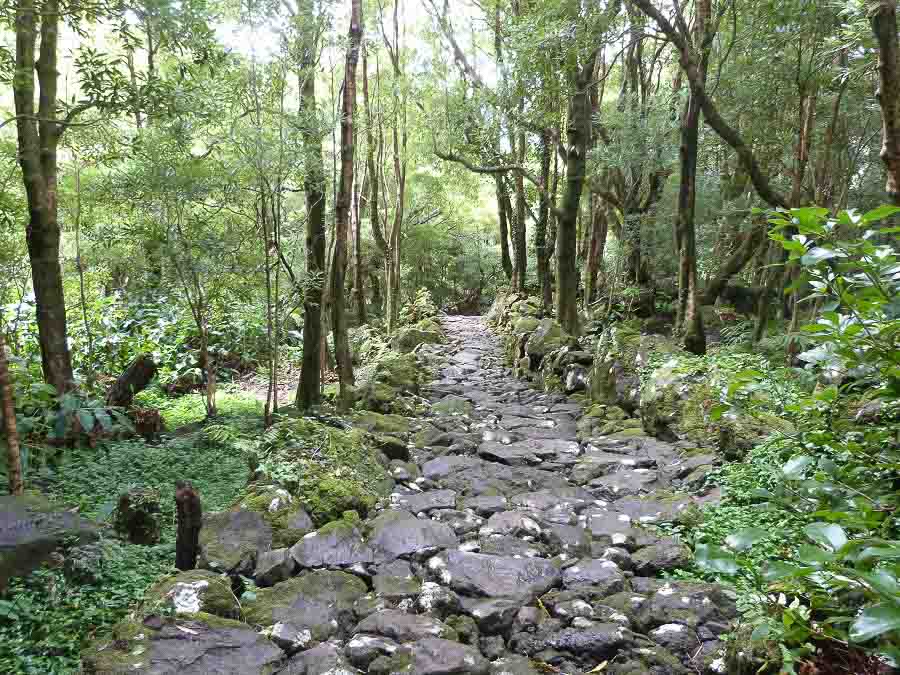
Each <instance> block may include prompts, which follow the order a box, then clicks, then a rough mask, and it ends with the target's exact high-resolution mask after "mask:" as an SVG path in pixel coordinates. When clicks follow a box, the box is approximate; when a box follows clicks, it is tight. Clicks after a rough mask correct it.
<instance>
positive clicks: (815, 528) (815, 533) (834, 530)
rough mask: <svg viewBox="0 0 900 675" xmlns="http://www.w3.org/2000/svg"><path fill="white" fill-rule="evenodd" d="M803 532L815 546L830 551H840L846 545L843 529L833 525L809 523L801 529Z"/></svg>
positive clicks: (845, 534) (845, 535)
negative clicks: (817, 545)
mask: <svg viewBox="0 0 900 675" xmlns="http://www.w3.org/2000/svg"><path fill="white" fill-rule="evenodd" d="M803 532H804V533H805V534H806V536H807V537H809V538H810V539H812V540H813V541H814V542H816V543H817V544H821V545H822V546H824V547H826V548H828V549H830V550H832V551H838V550H840V549H841V548H842V547H843V546H844V544H846V543H847V533H846V532H844V528H843V527H841V526H840V525H836V524H834V523H810V524H809V525H807V526H806V527H804V528H803Z"/></svg>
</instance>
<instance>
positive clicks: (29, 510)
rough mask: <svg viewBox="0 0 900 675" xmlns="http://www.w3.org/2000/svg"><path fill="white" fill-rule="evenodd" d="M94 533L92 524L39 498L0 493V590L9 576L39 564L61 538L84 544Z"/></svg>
mask: <svg viewBox="0 0 900 675" xmlns="http://www.w3.org/2000/svg"><path fill="white" fill-rule="evenodd" d="M97 537H98V528H97V526H96V525H95V524H93V523H91V522H90V521H88V520H85V519H84V518H81V517H80V516H78V515H77V514H75V513H70V512H69V511H61V510H56V509H54V508H53V507H52V506H51V505H50V503H49V502H47V501H46V500H44V499H43V498H40V497H35V496H32V495H27V496H23V497H13V496H9V495H4V496H0V590H2V589H3V588H4V587H5V586H6V582H7V581H8V580H9V578H10V577H14V576H24V575H26V574H28V573H29V572H31V571H32V570H34V569H37V568H38V567H40V566H41V565H42V564H43V563H44V562H46V561H47V560H48V559H49V558H50V555H51V554H52V553H53V552H54V551H56V549H57V548H59V546H60V545H61V544H62V542H63V540H68V539H70V538H71V539H72V540H73V541H74V543H75V544H87V543H89V542H92V541H94V540H96V539H97Z"/></svg>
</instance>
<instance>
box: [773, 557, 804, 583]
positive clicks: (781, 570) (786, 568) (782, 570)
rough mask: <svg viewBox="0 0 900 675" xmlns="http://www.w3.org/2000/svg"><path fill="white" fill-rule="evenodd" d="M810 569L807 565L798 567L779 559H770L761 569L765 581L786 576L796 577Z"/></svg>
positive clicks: (776, 579)
mask: <svg viewBox="0 0 900 675" xmlns="http://www.w3.org/2000/svg"><path fill="white" fill-rule="evenodd" d="M809 571H811V569H810V568H809V567H798V566H797V565H791V564H790V563H786V562H783V561H781V560H770V561H769V563H768V564H767V565H766V566H765V568H764V569H763V579H765V580H766V581H778V580H779V579H786V578H788V577H796V576H800V575H802V574H806V572H809Z"/></svg>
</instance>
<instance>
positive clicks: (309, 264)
mask: <svg viewBox="0 0 900 675" xmlns="http://www.w3.org/2000/svg"><path fill="white" fill-rule="evenodd" d="M302 48H303V49H304V51H305V53H304V58H303V64H302V69H301V75H300V82H299V84H300V92H301V94H300V113H301V115H302V116H303V118H304V120H303V121H304V124H303V131H302V136H303V150H304V154H305V161H304V165H305V169H306V178H305V180H304V185H303V188H304V191H305V192H306V212H307V219H306V273H307V276H308V277H309V278H310V284H309V287H308V288H307V289H306V293H305V294H304V296H303V317H304V318H303V362H302V365H301V367H300V382H299V384H298V385H297V407H298V408H300V409H301V410H308V409H310V408H313V407H315V406H317V405H319V403H320V402H321V400H322V398H321V383H322V379H321V364H322V337H323V336H322V301H323V293H322V286H323V284H324V282H325V165H324V162H323V161H322V137H321V135H320V134H319V132H318V130H317V129H315V128H314V126H313V125H314V124H315V119H316V72H315V64H316V61H317V59H316V53H317V51H318V45H317V44H316V43H315V41H314V40H313V41H311V43H310V44H307V45H303V46H302Z"/></svg>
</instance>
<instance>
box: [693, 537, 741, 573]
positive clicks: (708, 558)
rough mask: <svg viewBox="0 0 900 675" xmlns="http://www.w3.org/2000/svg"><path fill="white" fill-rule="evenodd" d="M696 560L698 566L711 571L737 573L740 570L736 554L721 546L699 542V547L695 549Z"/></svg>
mask: <svg viewBox="0 0 900 675" xmlns="http://www.w3.org/2000/svg"><path fill="white" fill-rule="evenodd" d="M694 560H695V561H696V563H697V565H698V566H700V567H701V568H703V569H705V570H708V571H710V572H719V573H721V574H736V573H737V571H738V564H737V562H735V560H734V554H732V553H731V551H727V550H725V549H724V548H722V547H721V546H714V545H712V544H697V548H696V549H695V550H694Z"/></svg>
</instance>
